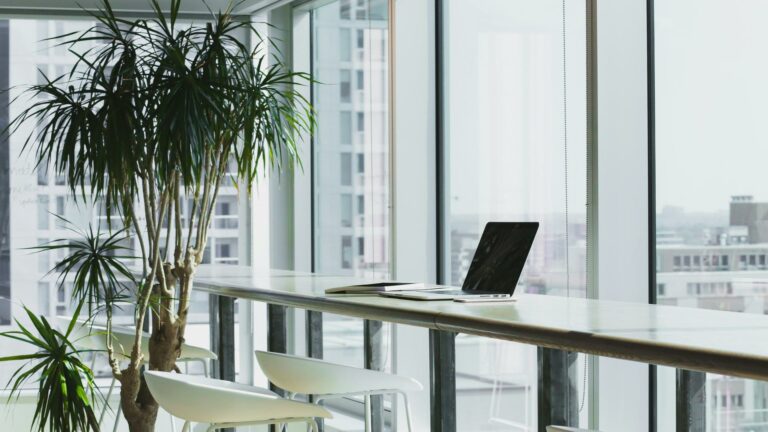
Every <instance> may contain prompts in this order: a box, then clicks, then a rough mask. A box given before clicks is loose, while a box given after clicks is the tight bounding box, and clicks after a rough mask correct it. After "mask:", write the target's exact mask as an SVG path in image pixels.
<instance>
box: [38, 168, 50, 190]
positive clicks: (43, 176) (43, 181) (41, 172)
mask: <svg viewBox="0 0 768 432" xmlns="http://www.w3.org/2000/svg"><path fill="white" fill-rule="evenodd" d="M48 182H49V179H48V170H47V169H42V168H40V169H38V170H37V185H38V186H48Z"/></svg>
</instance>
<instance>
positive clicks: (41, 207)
mask: <svg viewBox="0 0 768 432" xmlns="http://www.w3.org/2000/svg"><path fill="white" fill-rule="evenodd" d="M48 203H49V198H48V195H38V196H37V229H40V230H47V229H48V226H49V223H50V222H49V221H50V219H51V217H50V210H49V208H48Z"/></svg>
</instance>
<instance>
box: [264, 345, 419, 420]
mask: <svg viewBox="0 0 768 432" xmlns="http://www.w3.org/2000/svg"><path fill="white" fill-rule="evenodd" d="M256 359H257V360H258V362H259V366H260V367H261V370H262V371H263V372H264V374H265V375H266V376H267V379H269V381H270V382H271V383H273V384H274V385H276V386H278V387H280V388H281V389H283V390H285V391H287V392H288V395H287V397H289V398H292V397H294V396H295V395H297V394H304V395H312V396H313V397H314V400H315V403H318V402H320V401H321V400H325V399H336V398H342V397H348V396H363V397H364V398H365V430H366V431H368V432H370V430H371V396H373V395H383V394H395V395H400V396H402V397H403V402H405V417H406V419H407V421H408V430H409V431H410V432H413V423H412V422H411V407H410V404H409V402H408V392H411V391H420V390H422V389H423V387H422V385H421V383H419V382H418V381H416V380H415V379H413V378H410V377H405V376H401V375H393V374H388V373H385V372H379V371H373V370H369V369H362V368H356V367H351V366H343V365H338V364H334V363H328V362H325V361H322V360H317V359H311V358H305V357H296V356H292V355H288V354H279V353H272V352H266V351H256Z"/></svg>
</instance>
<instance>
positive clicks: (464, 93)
mask: <svg viewBox="0 0 768 432" xmlns="http://www.w3.org/2000/svg"><path fill="white" fill-rule="evenodd" d="M566 6H567V7H566V11H565V13H566V16H565V17H563V4H562V2H561V1H560V0H544V1H538V2H530V1H523V0H481V1H480V2H479V3H478V1H477V0H450V1H447V2H445V10H444V16H443V21H444V33H443V34H444V40H445V54H444V56H445V57H444V59H443V67H444V71H445V88H444V90H443V94H444V95H445V99H446V105H445V110H444V123H445V142H446V151H445V160H444V161H443V163H444V166H445V167H446V168H445V169H446V185H445V188H446V195H445V199H444V202H445V207H446V209H445V211H446V215H445V217H446V221H447V224H446V225H447V227H446V232H445V233H444V235H445V236H446V241H445V244H446V245H447V247H446V250H445V251H444V253H445V254H446V255H445V261H446V262H447V263H449V264H450V265H448V266H446V267H447V268H446V274H445V275H444V279H445V280H446V281H447V282H448V283H450V284H452V285H456V286H461V284H462V282H463V280H464V278H465V276H466V273H467V270H468V268H469V265H470V262H471V260H472V256H473V254H474V251H475V248H476V247H477V242H478V240H479V238H480V234H481V232H482V230H483V227H484V226H485V223H486V222H489V221H512V222H520V221H536V222H539V223H540V224H541V226H540V228H539V231H538V234H537V236H536V240H535V242H534V244H533V247H532V249H531V252H530V255H529V257H528V261H527V263H526V266H525V270H524V272H523V275H522V277H521V279H520V285H519V286H518V292H528V293H540V294H555V295H570V296H578V297H581V296H584V295H585V292H586V210H585V203H586V171H585V170H586V130H585V122H584V119H585V118H586V117H585V108H586V100H585V98H584V95H585V91H586V89H585V83H586V76H585V67H586V66H585V65H586V63H585V59H586V51H585V41H584V34H585V33H584V31H585V30H584V29H585V27H584V25H585V20H584V7H583V2H575V1H574V2H571V1H568V2H566ZM564 18H565V19H564ZM564 23H565V29H564V28H563V25H564ZM564 31H565V32H566V33H565V39H566V41H565V42H566V44H565V46H564V42H563V39H564V33H563V32H564ZM565 54H567V56H566V55H565ZM566 57H567V59H568V62H567V64H566V65H565V66H566V67H565V69H564V59H565V58H566ZM566 97H567V99H568V103H567V104H565V103H564V102H565V101H564V98H566ZM566 114H567V120H569V121H568V123H567V128H566ZM566 134H567V149H566V139H565V138H566ZM566 166H567V169H566ZM456 356H457V360H456V378H457V392H458V393H457V405H458V406H460V407H461V409H460V410H458V413H457V416H458V418H457V421H458V427H457V429H458V430H461V431H481V430H482V431H488V430H499V431H501V430H504V431H507V430H530V431H533V430H537V429H536V428H537V424H536V377H537V374H536V350H535V349H534V348H532V347H528V346H524V345H520V344H513V343H506V342H500V341H497V340H491V339H483V338H477V337H470V336H464V335H459V336H458V337H457V339H456ZM583 361H584V359H583V358H581V357H580V358H579V360H578V362H579V365H577V366H578V367H576V368H574V369H575V370H578V371H579V373H580V374H583V372H584V367H583ZM573 381H574V382H579V383H580V382H581V379H580V378H578V379H575V380H573ZM580 390H582V389H581V388H579V389H572V391H573V392H574V393H576V394H578V396H579V397H580V398H581V397H582V396H583V393H582V392H581V391H580ZM582 413H586V411H582ZM582 417H584V418H585V417H586V416H585V415H582Z"/></svg>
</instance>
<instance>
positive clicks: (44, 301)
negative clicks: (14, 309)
mask: <svg viewBox="0 0 768 432" xmlns="http://www.w3.org/2000/svg"><path fill="white" fill-rule="evenodd" d="M37 308H38V313H41V314H43V315H45V316H47V315H50V313H51V284H50V283H49V282H38V283H37Z"/></svg>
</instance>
